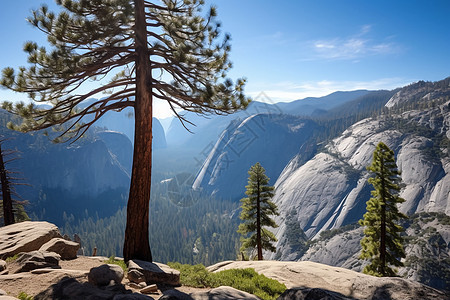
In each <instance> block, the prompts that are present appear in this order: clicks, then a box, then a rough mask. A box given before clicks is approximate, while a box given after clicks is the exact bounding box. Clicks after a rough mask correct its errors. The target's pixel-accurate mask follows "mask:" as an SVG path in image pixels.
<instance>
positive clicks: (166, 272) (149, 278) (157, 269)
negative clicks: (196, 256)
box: [128, 259, 180, 286]
mask: <svg viewBox="0 0 450 300" xmlns="http://www.w3.org/2000/svg"><path fill="white" fill-rule="evenodd" d="M133 271H137V272H135V273H137V274H143V276H144V277H145V282H146V283H147V284H155V283H163V284H168V285H172V286H179V285H180V272H179V271H178V270H175V269H172V268H170V267H169V266H167V265H164V264H160V263H151V262H147V261H142V260H138V259H133V260H130V261H129V262H128V272H133ZM138 283H139V282H138Z"/></svg>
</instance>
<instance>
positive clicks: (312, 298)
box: [277, 287, 356, 300]
mask: <svg viewBox="0 0 450 300" xmlns="http://www.w3.org/2000/svg"><path fill="white" fill-rule="evenodd" d="M277 300H356V298H352V297H347V296H344V295H342V294H340V293H337V292H333V291H330V290H325V289H319V288H306V287H295V288H292V289H288V290H286V291H284V293H283V294H281V295H280V296H279V297H278V298H277Z"/></svg>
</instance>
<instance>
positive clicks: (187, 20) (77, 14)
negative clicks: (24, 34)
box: [1, 0, 249, 261]
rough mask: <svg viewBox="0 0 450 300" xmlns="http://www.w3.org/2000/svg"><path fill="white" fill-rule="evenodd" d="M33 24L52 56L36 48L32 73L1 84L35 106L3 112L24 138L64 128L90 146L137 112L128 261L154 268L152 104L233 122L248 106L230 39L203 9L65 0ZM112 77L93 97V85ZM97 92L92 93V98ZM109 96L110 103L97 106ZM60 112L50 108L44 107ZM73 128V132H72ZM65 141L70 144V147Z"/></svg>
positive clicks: (189, 4)
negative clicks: (232, 74)
mask: <svg viewBox="0 0 450 300" xmlns="http://www.w3.org/2000/svg"><path fill="white" fill-rule="evenodd" d="M56 2H57V4H58V5H60V6H62V7H61V12H60V13H59V14H58V15H55V14H54V13H53V12H50V11H49V10H48V8H47V7H46V6H42V7H41V8H40V9H39V10H37V11H33V15H32V16H31V17H30V18H29V22H30V23H31V24H32V25H33V26H35V27H37V28H38V29H39V30H41V31H42V32H44V33H45V34H46V35H47V37H48V42H49V44H50V47H51V48H52V49H51V51H47V49H46V48H45V47H38V45H37V44H36V43H34V42H27V43H26V44H25V46H24V50H25V51H26V52H27V53H28V62H29V63H30V64H31V65H30V66H29V67H28V68H25V67H21V68H19V71H18V73H16V72H15V71H14V69H12V68H5V69H4V70H3V76H2V80H1V84H2V85H3V86H5V87H7V88H9V89H11V90H13V91H16V92H24V93H27V94H28V95H29V97H30V98H31V99H32V100H33V102H32V103H31V104H29V105H25V104H23V103H20V104H17V105H13V104H11V103H5V104H4V105H3V108H6V109H8V110H9V111H12V112H14V113H17V114H19V115H20V116H22V117H23V118H24V119H23V123H22V124H20V125H11V127H13V128H15V129H18V130H22V131H31V130H40V129H46V128H50V127H53V128H55V125H60V126H57V127H61V130H62V135H61V136H59V137H58V138H56V141H60V140H61V137H63V136H64V137H66V139H74V140H76V139H78V138H80V137H81V136H82V135H83V134H84V133H85V132H86V131H87V130H88V129H89V128H90V127H91V126H92V125H93V124H94V123H95V122H96V121H97V120H98V119H99V118H101V117H102V116H103V115H104V114H105V113H108V112H110V111H121V110H123V109H125V108H127V107H132V108H133V109H134V117H135V134H134V155H133V167H132V175H131V184H130V193H129V198H128V206H127V225H126V229H125V241H124V249H123V255H124V258H125V260H129V259H133V258H136V259H142V260H147V261H152V255H151V251H150V245H149V228H148V226H149V200H150V185H151V157H152V114H153V106H152V100H153V99H154V98H155V99H162V100H165V101H167V102H168V104H169V105H170V107H171V108H172V110H173V113H174V114H175V115H176V116H178V118H179V119H180V121H181V122H182V123H183V124H184V122H189V121H188V120H186V119H184V118H183V115H182V114H180V113H179V109H181V110H185V111H192V112H196V113H200V114H202V113H231V112H234V111H235V110H237V109H240V108H242V107H244V106H246V104H247V103H248V100H249V99H248V98H246V97H245V95H244V93H243V87H244V80H243V79H239V80H237V82H236V83H235V84H234V83H233V82H232V81H231V80H230V79H228V78H226V73H227V71H228V70H229V69H230V68H231V63H230V61H229V59H228V54H229V51H230V45H229V36H228V35H224V39H223V40H222V41H218V39H219V38H221V36H222V35H221V34H220V23H218V22H217V21H215V16H216V10H215V8H214V7H211V9H209V10H208V12H207V13H206V14H205V17H203V16H202V7H203V2H204V1H202V0H192V1H178V0H162V1H161V3H154V1H145V0H134V1H130V0H90V1H87V0H78V1H76V0H57V1H56ZM105 77H106V78H110V79H111V81H110V82H109V83H105V84H103V82H102V81H101V82H100V84H99V86H97V87H95V88H90V86H88V85H86V82H89V81H92V80H97V79H101V78H105ZM86 90H87V91H86ZM101 93H104V94H105V93H106V94H107V95H106V97H103V98H101V99H100V100H95V101H88V100H89V99H90V98H93V97H98V96H100V95H101ZM39 103H44V104H51V107H50V108H48V109H46V108H43V106H37V105H36V104H39ZM64 124H66V125H65V126H62V125H64ZM66 139H64V140H66Z"/></svg>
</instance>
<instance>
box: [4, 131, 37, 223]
mask: <svg viewBox="0 0 450 300" xmlns="http://www.w3.org/2000/svg"><path fill="white" fill-rule="evenodd" d="M4 141H5V140H4V139H0V185H1V196H2V197H1V200H0V201H1V203H2V208H3V209H2V211H1V213H0V216H1V217H2V218H3V224H4V225H5V226H7V225H11V224H14V223H16V222H22V221H27V220H29V219H30V218H29V217H28V215H27V213H26V212H25V210H24V208H23V205H24V204H27V201H21V200H18V199H17V198H19V199H20V197H19V195H18V194H17V193H16V190H15V185H19V184H20V185H25V184H24V183H21V182H19V180H20V179H19V178H16V177H13V174H14V173H15V174H17V172H13V171H11V170H8V168H7V164H8V163H9V162H11V161H14V160H16V159H17V158H16V157H14V154H15V153H16V151H14V150H5V149H3V148H2V146H3V142H4ZM11 156H12V157H11Z"/></svg>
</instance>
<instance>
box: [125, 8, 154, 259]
mask: <svg viewBox="0 0 450 300" xmlns="http://www.w3.org/2000/svg"><path fill="white" fill-rule="evenodd" d="M134 3H135V16H136V22H135V35H136V36H135V43H136V98H135V106H134V115H135V133H134V154H133V168H132V174H131V185H130V194H129V198H128V205H127V225H126V229H125V242H124V247H123V256H124V259H125V261H128V260H130V259H140V260H145V261H149V262H151V261H152V254H151V251H150V243H149V228H148V226H149V202H150V188H151V169H152V95H151V75H152V73H151V65H150V59H149V53H148V47H147V27H146V20H145V6H144V0H135V1H134Z"/></svg>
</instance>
